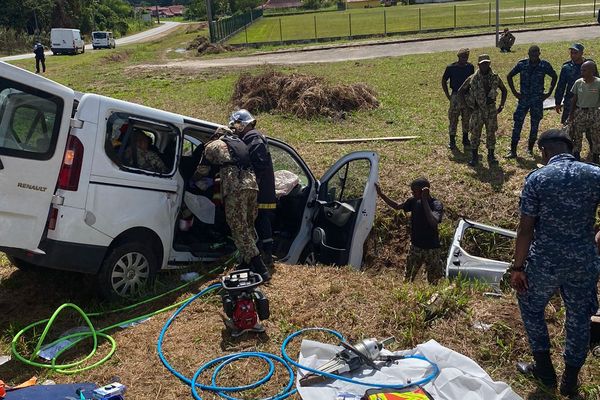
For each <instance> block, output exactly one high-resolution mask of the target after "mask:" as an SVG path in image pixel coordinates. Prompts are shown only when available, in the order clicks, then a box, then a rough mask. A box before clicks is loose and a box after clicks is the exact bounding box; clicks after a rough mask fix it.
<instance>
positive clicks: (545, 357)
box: [517, 351, 557, 389]
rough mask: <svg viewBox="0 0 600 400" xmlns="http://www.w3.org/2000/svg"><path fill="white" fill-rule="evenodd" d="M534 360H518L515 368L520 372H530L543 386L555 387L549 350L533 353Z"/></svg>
mask: <svg viewBox="0 0 600 400" xmlns="http://www.w3.org/2000/svg"><path fill="white" fill-rule="evenodd" d="M533 359H534V362H532V363H525V362H518V363H517V370H518V371H519V372H521V373H522V374H531V375H533V377H534V378H535V379H537V380H538V381H539V382H540V383H541V384H542V385H543V386H545V387H546V388H548V389H556V386H557V379H556V371H555V370H554V365H552V358H550V352H549V351H539V352H534V353H533Z"/></svg>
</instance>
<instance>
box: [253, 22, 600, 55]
mask: <svg viewBox="0 0 600 400" xmlns="http://www.w3.org/2000/svg"><path fill="white" fill-rule="evenodd" d="M597 25H598V24H597V23H590V24H578V25H565V26H557V27H552V28H529V29H519V30H514V31H512V32H515V33H520V32H537V31H556V30H560V29H572V28H586V27H590V26H597ZM491 35H495V33H484V34H481V33H468V34H464V35H448V36H438V37H435V38H414V39H397V40H389V41H387V40H386V41H370V42H364V43H344V44H339V45H325V46H311V47H302V48H297V49H283V50H275V51H262V52H258V53H252V54H251V55H249V56H263V55H270V54H286V53H303V52H310V51H321V50H330V49H347V48H353V47H370V46H381V45H387V44H401V43H415V42H427V41H436V40H442V39H461V38H470V37H477V36H481V37H484V36H491Z"/></svg>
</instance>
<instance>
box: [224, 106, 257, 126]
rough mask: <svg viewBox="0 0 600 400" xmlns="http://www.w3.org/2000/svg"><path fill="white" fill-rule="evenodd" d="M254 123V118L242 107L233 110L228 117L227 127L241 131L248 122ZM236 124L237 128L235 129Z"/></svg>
mask: <svg viewBox="0 0 600 400" xmlns="http://www.w3.org/2000/svg"><path fill="white" fill-rule="evenodd" d="M254 123H256V119H254V117H253V116H252V114H250V112H249V111H248V110H246V109H244V108H242V109H240V110H237V111H234V112H233V113H232V114H231V117H229V128H231V129H232V130H233V131H238V130H239V131H243V130H244V129H246V127H247V126H248V125H250V124H254ZM236 126H237V129H236Z"/></svg>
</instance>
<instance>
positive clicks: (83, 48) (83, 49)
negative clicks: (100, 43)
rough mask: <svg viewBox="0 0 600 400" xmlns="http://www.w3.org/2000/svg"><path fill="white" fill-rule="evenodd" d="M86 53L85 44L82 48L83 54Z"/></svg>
mask: <svg viewBox="0 0 600 400" xmlns="http://www.w3.org/2000/svg"><path fill="white" fill-rule="evenodd" d="M84 53H85V44H84V45H83V47H82V48H81V54H84Z"/></svg>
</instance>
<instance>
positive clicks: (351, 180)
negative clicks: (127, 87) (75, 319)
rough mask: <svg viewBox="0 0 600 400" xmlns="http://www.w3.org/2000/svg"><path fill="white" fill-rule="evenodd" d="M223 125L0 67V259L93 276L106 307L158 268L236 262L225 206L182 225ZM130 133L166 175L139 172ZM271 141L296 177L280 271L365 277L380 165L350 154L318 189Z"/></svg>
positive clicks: (281, 224) (283, 228)
mask: <svg viewBox="0 0 600 400" xmlns="http://www.w3.org/2000/svg"><path fill="white" fill-rule="evenodd" d="M220 126H221V125H219V124H217V123H213V122H208V121H203V120H200V119H195V118H190V117H186V116H183V115H178V114H173V113H169V112H165V111H161V110H157V109H153V108H149V107H144V106H142V105H139V104H134V103H129V102H125V101H121V100H116V99H113V98H109V97H104V96H100V95H97V94H90V93H85V94H83V93H77V92H74V91H73V90H71V89H70V88H67V87H65V86H62V85H60V84H58V83H56V82H53V81H51V80H48V79H46V78H43V77H40V76H38V75H35V74H32V73H30V72H27V71H25V70H23V69H20V68H17V67H14V66H11V65H9V64H6V63H1V62H0V187H2V191H1V192H0V198H1V201H0V251H2V252H4V253H6V254H7V255H8V256H9V257H10V258H11V260H12V261H13V263H14V264H15V265H16V266H17V267H19V268H23V269H26V268H27V267H32V266H42V267H48V268H55V269H63V270H70V271H78V272H83V273H88V274H95V275H96V276H97V279H98V287H99V288H100V290H101V292H102V294H104V295H105V296H108V297H117V296H121V297H130V296H134V295H135V294H136V293H137V292H138V291H139V290H140V289H141V288H143V287H144V286H146V285H147V284H148V283H149V282H151V281H152V280H153V278H154V277H155V276H156V274H157V272H158V271H159V270H161V269H167V268H177V267H180V266H182V265H188V264H190V263H194V262H198V261H214V260H217V259H219V258H220V257H223V256H224V255H226V254H228V253H231V251H232V250H233V246H232V243H231V241H230V240H229V239H227V237H228V234H227V225H226V223H225V221H224V219H223V217H222V215H223V212H222V210H220V208H219V207H218V205H217V206H215V205H214V204H218V201H216V200H214V199H213V200H214V201H208V202H207V201H205V202H204V204H206V203H208V206H209V208H211V207H214V208H215V211H214V216H213V217H212V221H208V222H206V219H205V220H204V222H203V219H202V218H195V219H194V220H193V225H192V227H193V229H190V227H189V224H180V222H181V219H182V215H181V214H182V213H181V211H182V209H184V208H186V206H185V202H186V200H185V198H186V196H188V197H189V196H201V194H198V193H196V188H197V187H191V186H193V185H190V184H189V183H190V177H191V176H192V175H193V174H194V171H195V169H196V165H197V163H198V160H199V155H201V153H202V150H203V147H204V143H205V142H207V141H208V140H209V138H210V137H211V136H213V134H214V133H215V130H216V129H217V128H219V127H220ZM134 132H142V133H143V134H144V135H146V136H147V137H148V138H149V140H151V142H152V145H151V151H153V152H155V153H156V154H157V155H158V157H160V159H161V160H162V163H163V164H164V168H161V170H156V169H153V168H150V167H146V168H142V167H140V165H139V164H137V163H136V161H135V160H136V158H135V154H136V153H135V152H136V151H137V150H135V146H136V143H135V140H134V139H133V137H134V136H135V135H134V134H133V133H134ZM268 141H269V146H270V151H271V154H272V157H273V162H274V166H275V171H276V174H278V173H280V172H281V171H284V172H285V174H286V176H289V175H290V174H291V176H294V177H295V178H297V179H295V180H294V182H295V184H294V186H293V187H290V188H288V189H289V190H287V191H286V192H285V194H282V195H281V197H280V198H279V201H278V203H277V209H276V215H277V217H276V221H275V223H274V230H275V234H274V236H275V246H274V247H275V254H276V255H277V256H278V257H279V258H280V261H281V262H284V263H288V264H297V263H311V264H314V263H327V264H338V265H346V264H349V265H352V266H354V267H356V268H360V266H361V263H362V258H363V245H364V242H365V240H366V238H367V236H368V234H369V232H370V230H371V227H372V224H373V219H374V214H375V203H376V194H375V190H374V184H375V182H376V181H377V175H378V160H379V157H378V155H377V154H376V153H374V152H371V151H362V152H354V153H350V154H348V155H346V156H344V157H342V158H341V159H340V160H339V161H338V162H337V163H335V164H334V165H333V166H332V167H331V168H330V170H329V171H328V172H327V173H325V175H324V176H323V177H322V178H321V179H317V178H316V177H315V176H314V174H313V173H312V172H311V170H310V169H309V168H308V166H307V165H306V164H305V162H304V161H303V160H302V158H301V157H300V156H299V155H298V153H297V152H296V151H295V150H294V149H293V148H292V147H291V146H289V145H288V144H286V143H284V142H282V141H280V140H277V139H274V138H269V139H268ZM128 154H129V155H131V154H133V155H134V156H133V157H126V155H128ZM288 173H290V174H288ZM205 195H206V194H205ZM206 196H207V197H206V199H210V196H209V195H206ZM215 197H218V196H215ZM197 199H198V198H197ZM206 199H203V200H206ZM211 204H212V206H211ZM210 219H211V218H208V220H210ZM210 222H212V223H210Z"/></svg>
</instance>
